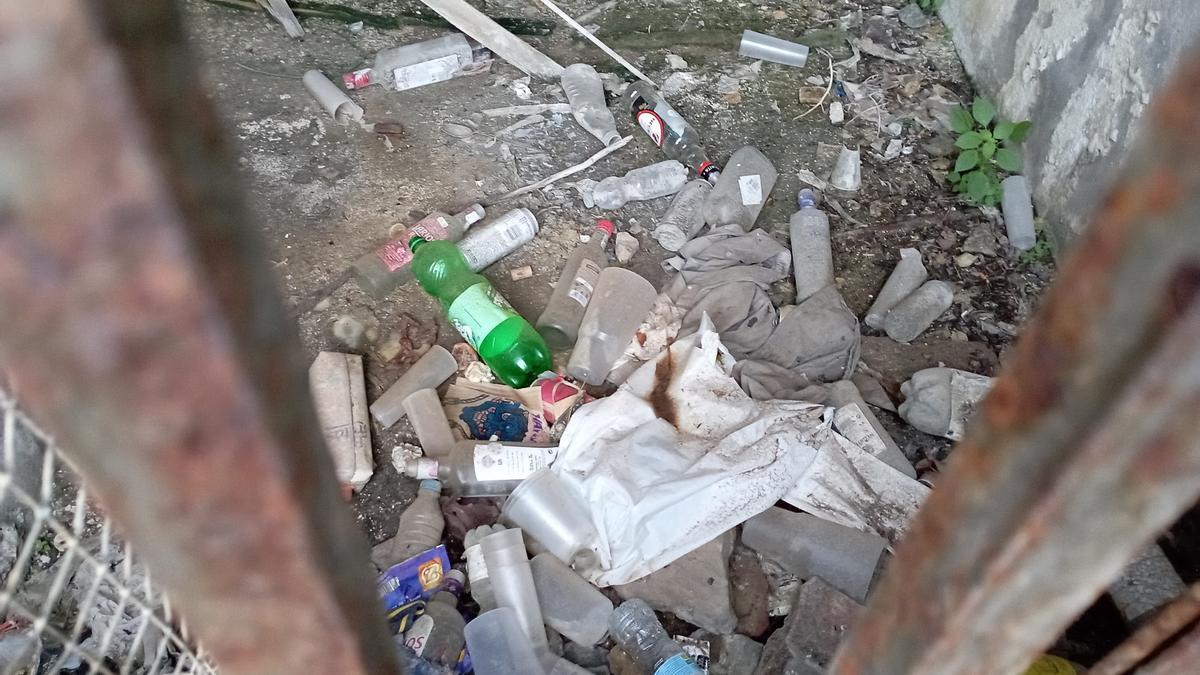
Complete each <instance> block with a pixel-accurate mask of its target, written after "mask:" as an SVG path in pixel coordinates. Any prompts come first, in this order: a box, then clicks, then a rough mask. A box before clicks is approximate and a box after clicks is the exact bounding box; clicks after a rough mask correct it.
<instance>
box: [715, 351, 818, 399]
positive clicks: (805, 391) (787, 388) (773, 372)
mask: <svg viewBox="0 0 1200 675" xmlns="http://www.w3.org/2000/svg"><path fill="white" fill-rule="evenodd" d="M732 374H733V378H734V379H735V380H737V382H738V384H740V385H741V387H742V391H744V392H746V393H747V394H749V395H750V398H753V399H756V400H759V401H769V400H771V399H783V400H790V401H808V402H809V403H822V404H823V403H826V398H827V393H826V392H825V388H824V387H822V386H821V385H820V384H818V383H816V382H813V381H812V380H811V379H809V377H808V376H807V375H805V374H803V373H797V372H795V371H792V370H789V369H787V368H784V367H783V366H780V365H776V364H774V363H771V362H770V361H754V360H749V359H747V360H743V361H738V362H737V365H735V366H734V367H733V373H732Z"/></svg>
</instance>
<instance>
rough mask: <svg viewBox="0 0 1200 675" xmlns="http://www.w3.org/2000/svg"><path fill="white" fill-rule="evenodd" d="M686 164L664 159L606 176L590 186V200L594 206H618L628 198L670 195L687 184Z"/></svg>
mask: <svg viewBox="0 0 1200 675" xmlns="http://www.w3.org/2000/svg"><path fill="white" fill-rule="evenodd" d="M687 178H688V170H687V167H685V166H684V165H682V164H680V163H679V162H677V161H675V160H673V159H668V160H667V161H665V162H658V163H657V164H651V165H650V166H643V167H639V168H637V169H634V170H632V171H630V172H629V173H626V174H625V175H624V176H609V177H608V178H605V179H604V180H602V181H600V182H599V183H597V184H596V186H595V187H594V188H592V201H593V202H594V203H595V204H596V206H597V207H599V208H602V209H607V210H609V211H611V210H613V209H619V208H621V207H622V206H625V205H626V204H628V203H629V202H640V201H645V200H647V199H658V198H659V197H666V196H668V195H673V194H675V193H676V192H679V191H680V190H681V189H683V186H684V185H686V184H687Z"/></svg>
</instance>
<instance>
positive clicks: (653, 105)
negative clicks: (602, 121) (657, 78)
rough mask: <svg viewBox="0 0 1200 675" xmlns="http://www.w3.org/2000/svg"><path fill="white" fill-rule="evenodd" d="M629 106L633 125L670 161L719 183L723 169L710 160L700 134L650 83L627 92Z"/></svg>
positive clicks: (639, 83)
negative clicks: (673, 160)
mask: <svg viewBox="0 0 1200 675" xmlns="http://www.w3.org/2000/svg"><path fill="white" fill-rule="evenodd" d="M625 105H626V107H627V108H628V109H629V112H630V114H632V115H633V121H635V122H637V123H638V126H640V127H641V128H642V130H643V131H645V132H646V135H648V136H649V137H650V140H652V141H654V144H655V145H657V146H658V147H660V148H662V149H663V152H665V153H666V154H667V157H670V158H671V159H675V160H679V161H680V162H682V163H683V164H684V166H686V167H688V168H689V169H691V170H692V171H695V172H696V174H697V175H699V176H700V177H701V178H704V179H707V180H708V181H709V182H712V183H715V182H716V180H717V176H718V175H719V174H720V169H718V168H717V165H716V164H713V163H712V162H711V161H710V160H709V159H708V154H707V153H706V152H705V151H704V146H702V145H701V144H700V134H699V133H697V132H696V130H695V129H694V128H692V125H690V124H688V123H687V120H685V119H683V116H682V115H680V114H679V113H678V112H676V111H675V109H674V108H672V107H671V104H670V103H667V100H666V99H664V98H663V97H662V94H659V93H658V91H656V90H655V89H654V87H653V86H652V85H651V84H649V83H647V82H641V81H639V82H633V83H631V84H630V85H629V86H628V87H627V88H626V89H625Z"/></svg>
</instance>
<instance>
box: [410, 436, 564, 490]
mask: <svg viewBox="0 0 1200 675" xmlns="http://www.w3.org/2000/svg"><path fill="white" fill-rule="evenodd" d="M557 456H558V448H557V447H556V446H547V445H538V444H535V443H501V442H500V441H460V442H459V443H457V444H455V446H454V451H453V452H451V453H450V456H449V457H443V458H441V459H429V458H427V457H422V458H420V459H415V460H409V461H408V462H406V463H405V465H404V467H403V472H404V475H406V476H408V477H410V478H418V479H427V478H436V479H438V480H440V481H442V483H443V484H444V485H445V487H446V490H447V491H448V492H450V493H453V494H456V495H461V496H463V497H505V496H508V494H509V493H511V492H512V491H513V490H514V489H516V487H517V486H518V485H520V484H521V481H522V480H524V479H525V478H528V477H529V476H530V475H531V474H533V472H535V471H537V470H538V469H542V468H545V467H547V466H549V465H550V462H553V461H554V458H555V457H557Z"/></svg>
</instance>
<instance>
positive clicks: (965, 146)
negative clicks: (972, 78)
mask: <svg viewBox="0 0 1200 675" xmlns="http://www.w3.org/2000/svg"><path fill="white" fill-rule="evenodd" d="M950 128H951V129H953V130H954V133H956V134H958V139H957V140H955V141H954V146H955V147H956V148H958V150H959V152H958V158H957V159H956V161H955V163H954V170H953V171H951V172H950V173H949V174H948V175H947V178H949V179H950V183H951V184H953V185H954V189H955V191H956V192H958V193H959V194H964V195H966V196H967V198H968V199H970V200H971V201H972V202H975V203H976V204H979V205H982V206H995V205H997V204H999V203H1000V195H1001V187H1000V172H1001V171H1004V172H1006V173H1020V172H1021V157H1020V155H1018V154H1017V152H1016V150H1015V149H1014V148H1015V147H1016V146H1017V145H1020V143H1021V142H1022V141H1024V140H1025V138H1026V137H1027V136H1029V131H1030V129H1032V128H1033V122H1029V121H1025V122H1008V121H1001V120H999V119H997V118H996V107H995V106H994V105H992V102H991V101H989V100H987V99H986V98H976V99H975V102H974V103H973V104H971V109H970V110H968V109H966V108H963V107H960V108H959V109H958V110H955V111H954V113H953V114H952V115H951V116H950Z"/></svg>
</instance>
